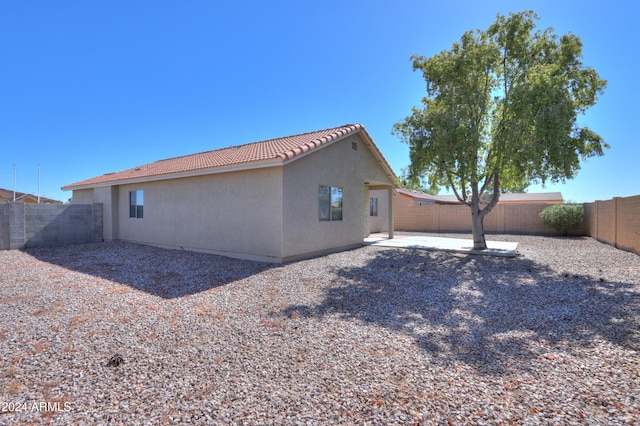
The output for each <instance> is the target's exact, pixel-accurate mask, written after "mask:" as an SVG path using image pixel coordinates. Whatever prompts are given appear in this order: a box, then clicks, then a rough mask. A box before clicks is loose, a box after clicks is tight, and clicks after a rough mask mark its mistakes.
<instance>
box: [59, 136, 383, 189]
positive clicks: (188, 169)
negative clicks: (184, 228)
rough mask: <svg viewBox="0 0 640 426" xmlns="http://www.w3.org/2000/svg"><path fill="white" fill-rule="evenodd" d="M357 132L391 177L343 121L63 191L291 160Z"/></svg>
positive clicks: (93, 180)
mask: <svg viewBox="0 0 640 426" xmlns="http://www.w3.org/2000/svg"><path fill="white" fill-rule="evenodd" d="M358 132H360V133H361V134H362V136H363V138H364V140H365V141H366V142H367V143H368V144H369V145H370V147H371V150H372V152H373V154H374V156H375V157H376V158H377V160H378V162H379V163H380V164H381V166H382V167H383V168H384V169H385V171H386V172H387V173H388V174H389V177H390V179H391V180H392V181H393V180H395V174H394V173H393V170H392V169H391V167H390V166H389V164H388V163H387V161H386V160H385V159H384V157H383V156H382V153H381V152H380V150H379V149H378V148H377V147H376V145H375V143H374V142H373V140H372V139H371V137H370V136H369V134H368V133H367V131H366V130H365V128H364V126H362V125H361V124H345V125H344V126H339V127H334V128H330V129H325V130H318V131H315V132H308V133H302V134H299V135H293V136H286V137H282V138H276V139H269V140H265V141H261V142H253V143H248V144H244V145H239V146H231V147H228V148H222V149H217V150H213V151H206V152H201V153H198V154H191V155H185V156H182V157H175V158H168V159H166V160H159V161H156V162H154V163H149V164H145V165H143V166H138V167H134V168H132V169H128V170H123V171H121V172H117V173H107V174H105V175H102V176H97V177H94V178H91V179H86V180H83V181H80V182H76V183H73V184H69V185H65V186H63V187H62V189H63V190H65V191H66V190H70V189H85V188H93V187H96V186H107V185H116V184H122V183H133V182H141V181H148V180H161V179H168V178H176V177H185V176H197V175H202V174H209V173H221V172H226V171H234V170H244V169H250V168H259V167H270V166H278V165H283V164H286V163H289V162H291V161H294V160H296V159H298V158H300V157H303V156H305V155H306V154H308V153H310V152H312V151H314V150H315V149H318V148H320V147H323V146H326V145H329V144H331V143H333V142H336V141H338V140H341V139H343V138H345V137H347V136H350V135H353V134H355V133H358Z"/></svg>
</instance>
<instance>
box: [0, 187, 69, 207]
mask: <svg viewBox="0 0 640 426" xmlns="http://www.w3.org/2000/svg"><path fill="white" fill-rule="evenodd" d="M10 202H13V191H11V190H9V189H3V188H0V203H10ZM16 202H18V203H19V202H27V203H29V202H32V203H37V202H38V196H37V195H33V194H25V193H24V192H18V191H16ZM40 203H50V204H60V203H62V201H58V200H53V199H51V198H46V197H42V196H41V197H40Z"/></svg>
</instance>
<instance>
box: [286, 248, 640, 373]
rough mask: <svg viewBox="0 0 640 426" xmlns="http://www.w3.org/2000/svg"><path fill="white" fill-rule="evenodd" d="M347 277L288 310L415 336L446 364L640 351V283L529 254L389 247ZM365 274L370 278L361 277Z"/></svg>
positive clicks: (494, 366)
mask: <svg viewBox="0 0 640 426" xmlns="http://www.w3.org/2000/svg"><path fill="white" fill-rule="evenodd" d="M335 274H336V275H337V276H338V277H339V278H338V279H337V280H335V282H334V283H333V284H332V285H331V286H330V287H328V288H327V290H326V294H325V297H324V300H323V301H322V302H321V303H319V304H318V305H315V306H289V307H287V308H286V309H285V310H284V312H283V314H284V315H291V313H292V312H296V313H298V314H299V315H302V316H309V317H318V316H320V317H321V316H327V315H332V316H335V315H337V316H340V317H342V318H345V319H348V320H356V321H361V322H363V323H367V324H375V325H377V326H380V327H384V328H387V329H390V330H392V331H394V332H398V333H403V334H407V335H409V336H412V338H414V339H415V341H416V344H418V345H419V346H420V347H422V348H423V349H424V350H425V351H427V352H428V353H430V354H431V355H432V356H433V357H435V358H439V359H440V360H441V361H440V362H445V363H446V362H448V360H458V361H461V362H463V363H465V364H468V365H470V366H473V367H475V368H476V369H477V370H478V371H480V372H483V373H486V374H501V373H506V372H509V371H508V370H509V367H506V365H508V364H509V365H513V363H512V362H511V363H507V362H505V361H506V360H507V359H509V360H512V359H513V358H514V357H515V358H517V359H519V360H522V362H520V363H519V364H520V365H521V366H522V368H523V369H527V368H528V367H527V363H528V361H530V360H532V359H535V358H537V357H539V356H543V355H544V354H545V353H546V352H548V351H549V350H550V348H562V350H563V351H564V352H569V353H570V352H571V350H572V348H577V347H579V348H580V350H582V349H583V348H585V347H589V346H590V345H594V344H595V343H594V342H601V341H607V342H608V343H611V344H614V345H619V346H621V347H623V348H626V349H631V350H635V351H638V350H640V339H639V334H638V329H639V327H640V323H639V321H638V318H639V317H640V294H639V293H638V292H637V286H635V287H634V285H633V284H630V283H623V282H605V281H603V280H601V279H600V278H599V277H591V276H580V275H573V274H568V273H557V272H554V271H552V270H550V269H549V268H548V267H546V266H544V265H540V264H537V263H535V262H533V261H532V260H528V259H525V258H522V257H520V258H515V259H513V258H511V259H510V258H503V257H490V256H474V255H462V254H451V253H443V252H430V251H419V250H401V249H388V250H381V251H379V252H377V254H376V255H375V257H372V258H371V259H370V260H369V261H368V263H367V264H365V265H363V266H360V267H345V268H340V269H337V270H336V271H335ZM363 277H366V278H363Z"/></svg>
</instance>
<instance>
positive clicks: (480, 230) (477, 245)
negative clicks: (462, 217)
mask: <svg viewBox="0 0 640 426" xmlns="http://www.w3.org/2000/svg"><path fill="white" fill-rule="evenodd" d="M474 198H475V199H472V200H471V204H470V205H469V207H471V231H472V233H473V249H474V250H486V249H487V241H486V240H485V238H484V224H483V222H484V215H483V214H481V212H480V199H479V197H474Z"/></svg>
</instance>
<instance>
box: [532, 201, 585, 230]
mask: <svg viewBox="0 0 640 426" xmlns="http://www.w3.org/2000/svg"><path fill="white" fill-rule="evenodd" d="M540 218H541V219H542V221H543V222H544V224H545V225H547V226H549V227H551V228H554V229H556V230H557V231H558V232H560V233H561V234H562V235H567V234H568V233H569V231H571V230H572V229H575V228H577V227H578V226H580V224H581V223H582V221H583V220H584V206H583V205H582V204H554V205H552V206H549V207H545V208H544V210H542V211H541V212H540Z"/></svg>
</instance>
